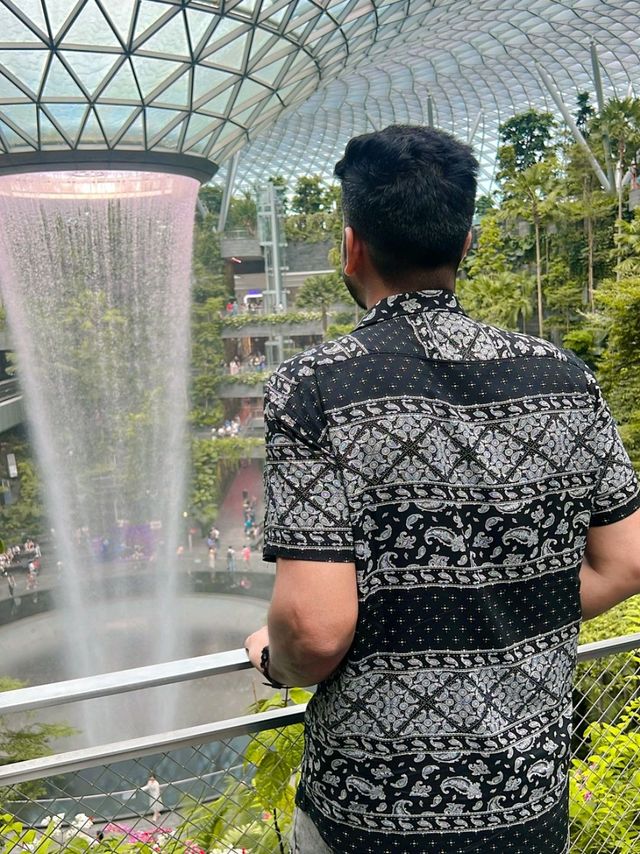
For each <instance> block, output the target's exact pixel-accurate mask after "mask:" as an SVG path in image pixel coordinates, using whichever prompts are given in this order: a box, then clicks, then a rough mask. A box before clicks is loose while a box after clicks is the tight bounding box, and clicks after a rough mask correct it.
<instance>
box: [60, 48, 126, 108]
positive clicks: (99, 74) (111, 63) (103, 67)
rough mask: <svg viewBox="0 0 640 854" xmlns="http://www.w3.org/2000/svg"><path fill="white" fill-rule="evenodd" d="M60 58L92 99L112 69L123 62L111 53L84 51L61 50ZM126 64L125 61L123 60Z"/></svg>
mask: <svg viewBox="0 0 640 854" xmlns="http://www.w3.org/2000/svg"><path fill="white" fill-rule="evenodd" d="M60 56H61V57H62V58H63V59H64V61H65V63H66V65H67V66H68V67H69V68H70V69H71V70H72V71H73V73H74V74H75V76H76V77H77V78H78V80H81V81H82V85H83V86H84V87H85V89H86V90H87V92H88V93H89V94H90V95H91V97H94V96H95V95H96V94H97V93H98V91H99V89H100V87H101V86H102V85H103V83H104V81H105V80H107V79H108V78H109V75H110V73H111V71H112V69H113V68H114V67H115V66H117V65H118V64H119V63H122V62H123V59H124V57H122V56H120V55H118V56H116V55H115V54H113V53H102V52H101V51H85V50H63V51H60ZM124 61H125V62H126V60H124Z"/></svg>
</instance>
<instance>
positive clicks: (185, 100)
mask: <svg viewBox="0 0 640 854" xmlns="http://www.w3.org/2000/svg"><path fill="white" fill-rule="evenodd" d="M190 78H191V74H190V72H188V71H187V72H186V73H185V74H182V75H181V76H180V77H178V79H177V80H176V81H175V82H174V83H171V85H169V86H167V88H166V89H165V90H164V91H163V92H160V94H159V95H157V96H156V97H155V98H154V99H153V103H154V104H158V105H160V104H170V105H171V106H184V108H185V109H188V107H189V81H190Z"/></svg>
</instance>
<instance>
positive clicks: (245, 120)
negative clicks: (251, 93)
mask: <svg viewBox="0 0 640 854" xmlns="http://www.w3.org/2000/svg"><path fill="white" fill-rule="evenodd" d="M260 106H261V105H260V104H258V106H256V105H255V104H254V105H253V106H252V107H249V109H247V110H243V111H242V112H241V113H234V114H233V120H234V122H235V123H236V124H238V125H242V126H243V127H245V128H250V127H251V116H253V115H254V114H255V112H256V110H258V109H259V108H260Z"/></svg>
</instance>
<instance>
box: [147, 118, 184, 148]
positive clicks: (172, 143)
mask: <svg viewBox="0 0 640 854" xmlns="http://www.w3.org/2000/svg"><path fill="white" fill-rule="evenodd" d="M184 124H185V119H183V120H182V121H181V122H179V123H178V124H177V125H176V126H175V127H174V128H171V130H170V131H169V133H167V134H165V135H164V136H163V137H162V139H159V140H158V141H157V142H156V143H154V144H153V146H152V147H153V148H169V149H171V150H172V151H176V150H177V148H178V146H179V144H180V137H181V135H182V131H183V129H184Z"/></svg>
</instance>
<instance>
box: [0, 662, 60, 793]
mask: <svg viewBox="0 0 640 854" xmlns="http://www.w3.org/2000/svg"><path fill="white" fill-rule="evenodd" d="M25 685H26V683H25V682H21V681H20V680H18V679H10V678H8V677H6V676H0V692H2V691H16V690H18V689H19V688H24V687H25ZM74 733H75V730H74V729H72V728H71V727H68V726H65V725H64V724H41V723H36V722H34V721H33V720H32V719H31V716H26V717H25V716H22V718H21V720H19V721H17V722H13V723H12V724H9V722H8V721H7V719H6V718H4V717H0V765H11V764H12V763H13V762H26V761H28V760H29V759H38V757H40V756H50V755H51V754H52V753H53V750H52V748H51V742H52V741H53V740H55V739H58V738H68V737H69V736H70V735H73V734H74ZM43 793H44V787H43V784H42V782H41V781H39V780H34V781H33V782H30V783H19V784H18V785H16V786H12V788H11V790H7V789H2V788H0V805H2V806H3V807H5V808H6V806H7V801H8V799H9V797H13V798H15V797H16V795H23V796H24V797H28V798H37V797H40V796H41V795H42V794H43Z"/></svg>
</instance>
